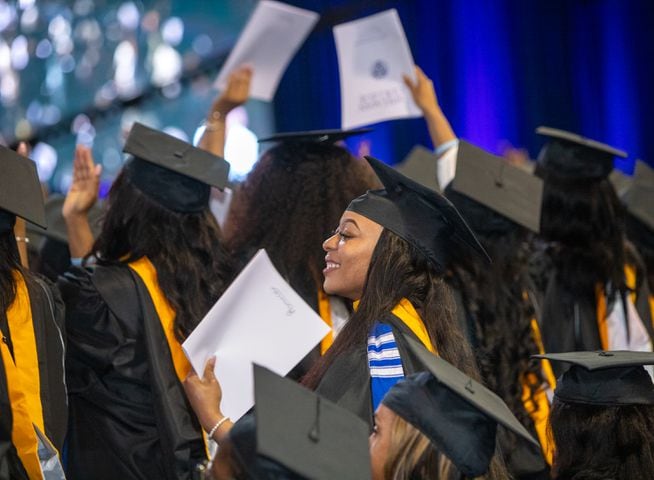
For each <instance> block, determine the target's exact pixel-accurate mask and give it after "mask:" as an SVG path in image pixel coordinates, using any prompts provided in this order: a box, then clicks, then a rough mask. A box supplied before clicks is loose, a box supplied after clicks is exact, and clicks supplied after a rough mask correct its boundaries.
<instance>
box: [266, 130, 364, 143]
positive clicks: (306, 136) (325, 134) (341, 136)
mask: <svg viewBox="0 0 654 480" xmlns="http://www.w3.org/2000/svg"><path fill="white" fill-rule="evenodd" d="M368 132H372V128H357V129H353V130H339V129H334V130H309V131H306V132H285V133H276V134H274V135H271V136H269V137H265V138H260V139H259V143H262V142H314V143H336V142H340V141H341V140H345V139H346V138H350V137H353V136H355V135H363V134H364V133H368Z"/></svg>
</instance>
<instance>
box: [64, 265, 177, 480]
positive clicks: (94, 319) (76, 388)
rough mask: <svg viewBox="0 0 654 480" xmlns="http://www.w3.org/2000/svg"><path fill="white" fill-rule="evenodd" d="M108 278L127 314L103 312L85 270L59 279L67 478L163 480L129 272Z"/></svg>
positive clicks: (101, 301)
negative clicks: (63, 324)
mask: <svg viewBox="0 0 654 480" xmlns="http://www.w3.org/2000/svg"><path fill="white" fill-rule="evenodd" d="M123 270H125V269H123ZM107 274H108V275H113V276H114V277H115V278H114V279H113V280H110V281H109V282H108V283H109V284H111V285H113V286H115V295H116V298H117V299H120V300H121V302H120V304H121V307H120V308H122V309H123V310H124V312H122V313H123V314H125V313H127V312H129V313H131V314H130V315H127V316H126V317H125V316H123V317H122V318H119V317H118V316H117V315H116V314H115V313H116V312H114V311H112V309H111V308H109V305H108V304H107V302H106V301H105V300H104V298H103V297H102V296H101V295H100V293H99V292H98V289H97V288H96V286H95V285H94V282H93V276H92V272H91V271H90V270H87V269H82V268H77V267H73V268H71V269H70V270H69V271H68V272H66V273H65V274H64V276H63V277H61V278H60V280H59V288H60V290H61V294H62V297H63V299H64V302H65V303H66V333H67V341H68V351H67V366H68V368H67V380H68V390H69V404H70V409H69V412H70V422H69V426H70V429H69V434H68V467H67V472H66V473H67V476H68V478H70V479H73V480H74V479H77V478H79V479H82V478H95V479H105V478H106V479H110V478H123V479H146V478H167V477H166V475H165V472H164V471H163V468H162V465H163V463H164V462H163V461H162V459H161V453H160V452H161V448H160V444H159V435H158V431H157V428H156V422H155V418H154V414H153V411H152V410H153V407H152V406H153V398H152V394H151V389H150V385H149V371H148V362H147V358H146V353H145V349H144V348H143V344H144V340H143V332H142V328H141V327H140V322H139V318H140V312H139V308H138V300H137V299H136V297H135V293H134V290H135V289H134V286H133V284H132V285H130V282H131V280H130V277H129V273H127V274H125V272H121V271H120V269H115V271H113V270H108V271H107ZM130 292H132V293H130ZM124 318H131V319H132V321H124V320H123V319H124Z"/></svg>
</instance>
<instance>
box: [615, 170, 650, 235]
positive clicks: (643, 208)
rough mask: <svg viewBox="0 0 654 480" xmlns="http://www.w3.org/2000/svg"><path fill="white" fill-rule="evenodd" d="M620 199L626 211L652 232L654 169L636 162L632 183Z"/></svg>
mask: <svg viewBox="0 0 654 480" xmlns="http://www.w3.org/2000/svg"><path fill="white" fill-rule="evenodd" d="M621 198H622V201H623V202H624V204H625V206H626V207H627V211H628V212H629V213H630V214H631V215H633V216H634V217H636V219H638V220H639V221H640V222H641V223H642V224H643V225H645V226H646V227H648V228H649V229H650V230H652V231H654V169H652V167H650V166H649V165H647V164H646V163H645V162H641V161H640V160H639V161H637V162H636V169H635V171H634V176H633V178H632V181H631V183H630V185H629V186H628V187H627V188H626V189H625V191H624V194H623V195H622V196H621Z"/></svg>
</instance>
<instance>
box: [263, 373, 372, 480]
mask: <svg viewBox="0 0 654 480" xmlns="http://www.w3.org/2000/svg"><path fill="white" fill-rule="evenodd" d="M254 385H255V388H254V390H255V407H254V408H255V412H256V419H257V451H258V453H259V454H260V455H264V456H266V457H268V458H270V459H272V460H275V461H276V462H279V463H280V464H282V465H284V466H285V467H287V468H289V469H290V470H292V471H293V472H295V473H297V474H299V475H301V476H303V477H306V478H311V479H316V480H328V479H334V478H339V479H361V478H370V454H369V449H368V448H369V447H368V435H369V429H368V425H367V424H366V423H365V422H363V421H362V420H361V419H360V418H359V417H357V416H356V415H355V414H353V413H351V412H349V411H347V410H345V409H343V408H342V407H339V406H337V405H336V404H334V403H332V402H330V401H329V400H326V399H324V398H321V397H320V396H318V395H317V394H316V393H314V392H312V391H310V390H308V389H306V388H304V387H302V386H300V385H298V384H297V383H295V382H294V381H292V380H289V379H287V378H283V377H280V376H278V375H276V374H275V373H273V372H271V371H270V370H267V369H266V368H264V367H260V366H258V365H254Z"/></svg>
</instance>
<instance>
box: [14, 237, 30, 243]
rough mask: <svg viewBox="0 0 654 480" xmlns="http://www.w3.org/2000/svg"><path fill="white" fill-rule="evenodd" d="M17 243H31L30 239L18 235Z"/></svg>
mask: <svg viewBox="0 0 654 480" xmlns="http://www.w3.org/2000/svg"><path fill="white" fill-rule="evenodd" d="M16 241H17V242H25V243H30V239H29V237H19V236H18V235H16Z"/></svg>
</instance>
